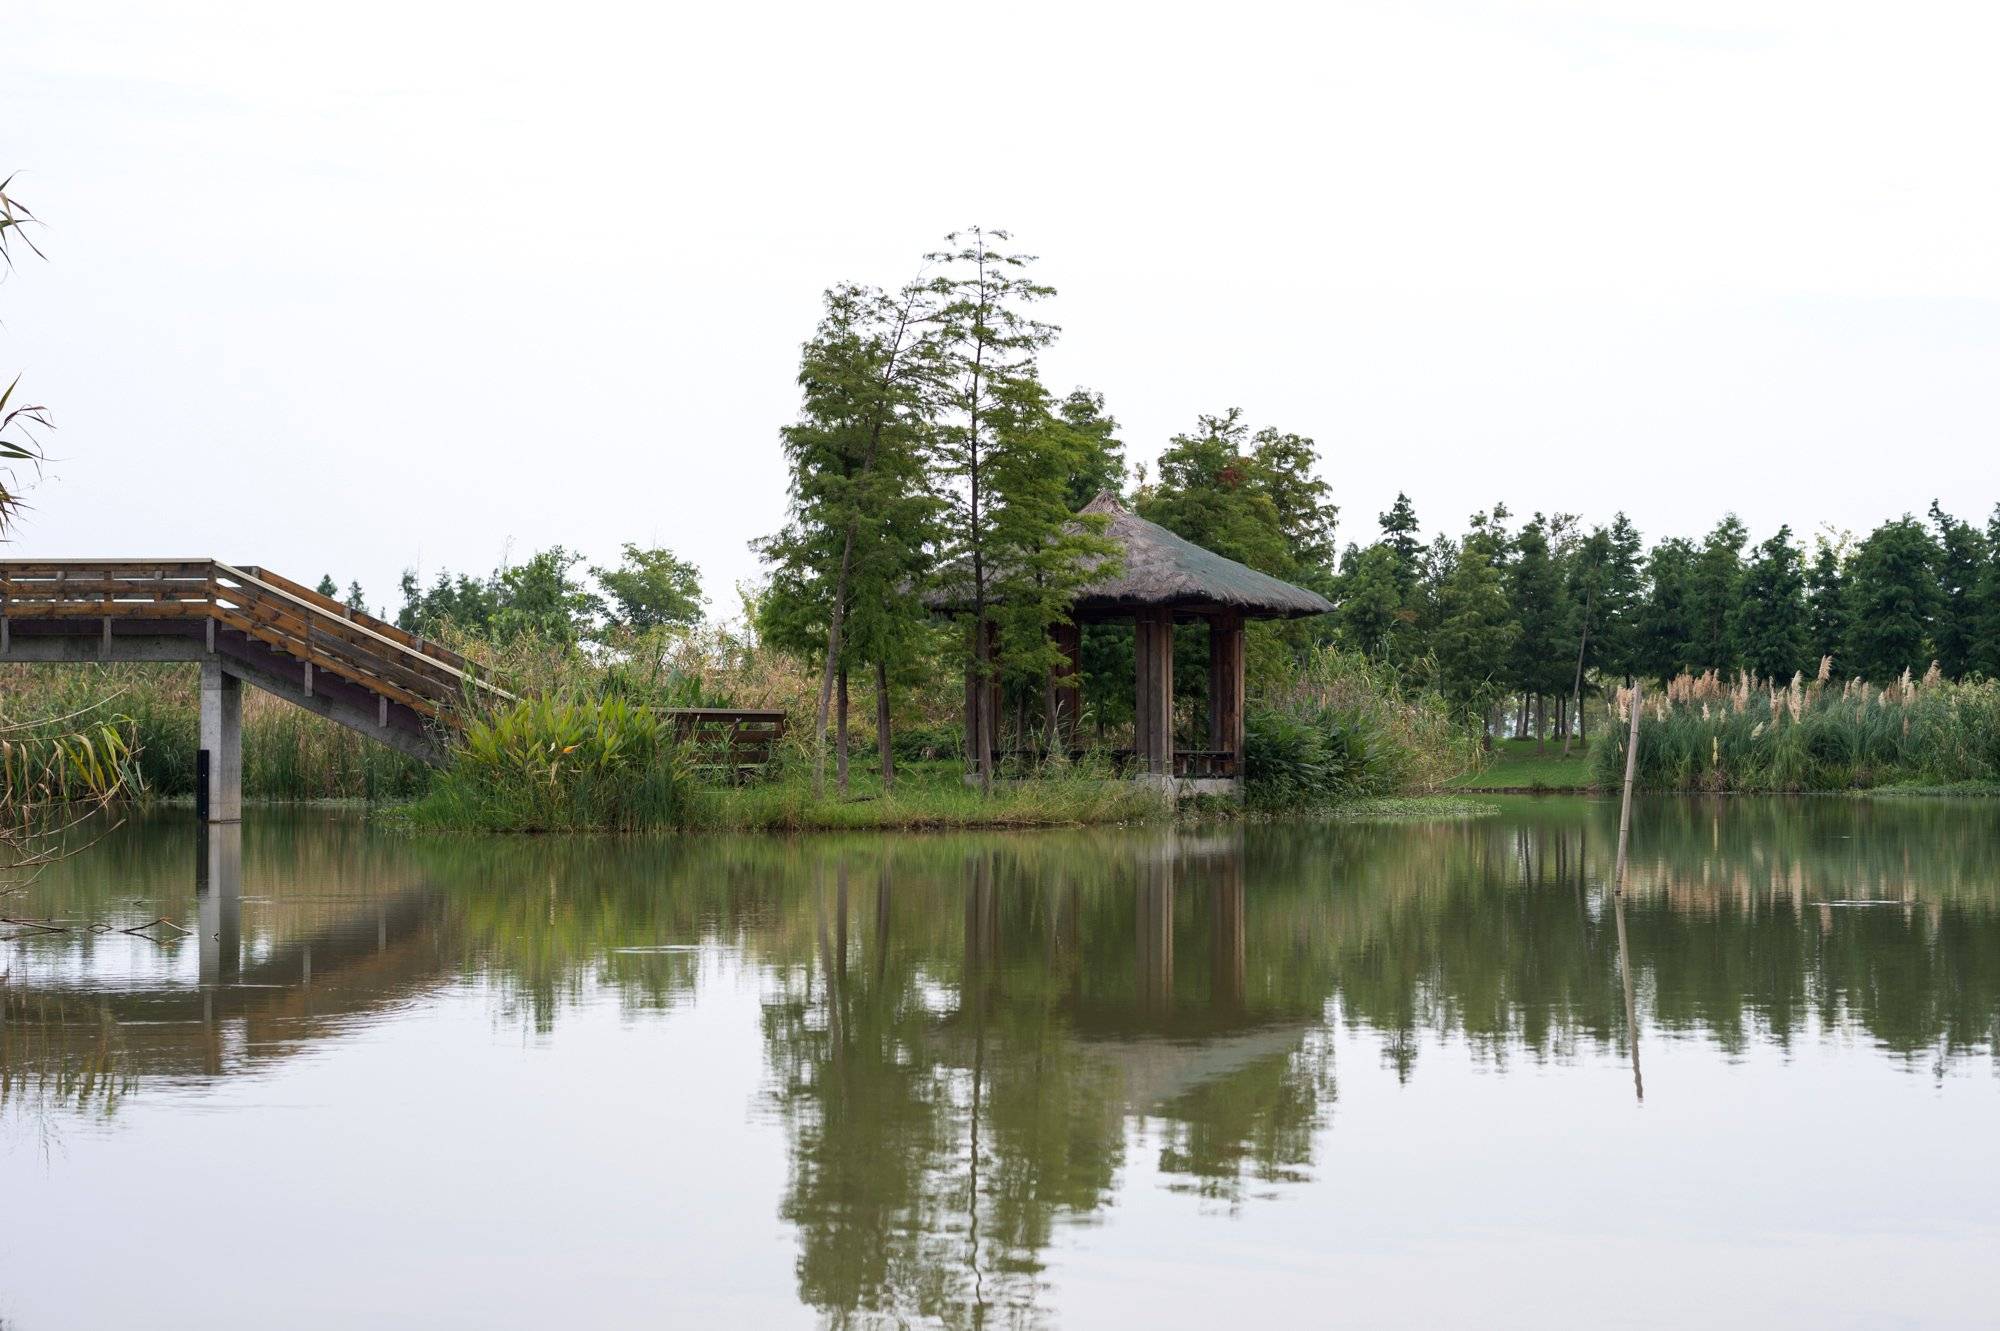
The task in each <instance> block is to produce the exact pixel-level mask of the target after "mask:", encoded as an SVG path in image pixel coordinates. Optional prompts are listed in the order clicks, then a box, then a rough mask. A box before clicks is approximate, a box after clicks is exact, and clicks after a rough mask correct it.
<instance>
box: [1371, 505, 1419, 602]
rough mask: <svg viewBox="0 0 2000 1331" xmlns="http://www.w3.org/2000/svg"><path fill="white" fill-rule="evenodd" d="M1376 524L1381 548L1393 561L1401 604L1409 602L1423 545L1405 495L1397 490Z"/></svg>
mask: <svg viewBox="0 0 2000 1331" xmlns="http://www.w3.org/2000/svg"><path fill="white" fill-rule="evenodd" d="M1376 521H1377V522H1378V523H1380V524H1381V527H1382V544H1383V545H1385V546H1387V547H1388V548H1389V550H1390V552H1391V553H1392V554H1393V555H1394V556H1395V559H1396V585H1397V586H1399V587H1401V588H1402V589H1403V600H1404V601H1405V602H1408V601H1409V600H1410V599H1411V593H1412V592H1413V591H1414V590H1415V589H1416V585H1417V576H1418V573H1419V570H1420V568H1421V563H1422V554H1423V543H1422V542H1421V541H1420V540H1419V539H1418V537H1417V531H1418V526H1417V507H1416V505H1415V504H1412V503H1411V502H1410V497H1409V496H1408V495H1406V494H1404V493H1403V492H1402V491H1400V490H1398V491H1397V492H1396V502H1395V503H1393V504H1391V505H1389V511H1388V512H1387V513H1383V514H1381V515H1379V516H1378V517H1377V518H1376Z"/></svg>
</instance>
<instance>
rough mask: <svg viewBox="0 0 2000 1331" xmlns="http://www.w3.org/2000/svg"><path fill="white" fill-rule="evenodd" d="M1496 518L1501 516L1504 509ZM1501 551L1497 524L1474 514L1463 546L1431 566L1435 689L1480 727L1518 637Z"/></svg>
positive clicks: (1503, 686) (1501, 686)
mask: <svg viewBox="0 0 2000 1331" xmlns="http://www.w3.org/2000/svg"><path fill="white" fill-rule="evenodd" d="M1500 513H1501V516H1502V517H1504V513H1505V510H1500ZM1506 548H1507V537H1506V533H1505V531H1504V529H1502V528H1501V527H1500V526H1499V522H1498V520H1496V519H1494V518H1491V517H1489V516H1488V515H1487V514H1478V515H1475V516H1474V518H1473V520H1472V523H1471V530H1470V531H1469V532H1468V533H1467V534H1466V537H1465V539H1464V541H1463V542H1462V543H1460V544H1459V545H1458V546H1457V547H1456V548H1455V549H1454V550H1453V551H1451V552H1450V553H1449V555H1440V557H1439V558H1438V559H1436V560H1435V561H1434V564H1435V567H1436V569H1437V573H1436V577H1437V581H1438V611H1437V615H1438V626H1437V632H1436V636H1435V639H1434V643H1433V652H1434V654H1435V656H1436V658H1437V672H1438V685H1439V687H1440V689H1441V690H1442V691H1443V693H1444V695H1445V697H1446V698H1447V699H1448V700H1449V701H1450V703H1451V704H1452V706H1453V708H1454V710H1455V711H1456V712H1457V713H1458V714H1459V715H1460V716H1461V717H1463V718H1465V719H1466V720H1468V721H1477V722H1478V723H1479V724H1480V725H1481V726H1482V727H1484V725H1485V723H1486V721H1487V718H1488V717H1489V715H1490V714H1491V712H1492V710H1493V708H1494V705H1495V704H1496V703H1498V702H1499V700H1500V698H1501V697H1502V696H1503V695H1504V694H1505V693H1506V691H1507V685H1508V677H1507V665H1508V662H1509V660H1510V658H1511V654H1512V650H1513V645H1514V640H1515V638H1516V636H1517V635H1518V634H1519V632H1520V629H1519V626H1518V625H1517V624H1516V623H1515V619H1514V612H1513V606H1512V604H1511V603H1510V601H1509V599H1508V589H1507V580H1506V576H1505V573H1504V572H1503V564H1504V560H1505V552H1506Z"/></svg>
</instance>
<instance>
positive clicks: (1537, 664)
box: [1507, 513, 1575, 746]
mask: <svg viewBox="0 0 2000 1331" xmlns="http://www.w3.org/2000/svg"><path fill="white" fill-rule="evenodd" d="M1507 590H1508V595H1509V596H1510V598H1511V599H1512V600H1513V603H1514V621H1515V623H1516V625H1517V626H1518V632H1517V633H1516V635H1515V638H1514V642H1513V650H1512V653H1511V656H1510V662H1509V670H1508V674H1509V676H1510V678H1511V682H1512V683H1513V685H1514V687H1515V688H1516V689H1519V690H1520V691H1521V692H1522V693H1524V694H1530V695H1533V696H1534V697H1536V698H1547V697H1550V696H1556V697H1560V696H1561V695H1562V694H1563V693H1564V692H1565V691H1566V689H1567V687H1568V684H1569V677H1568V676H1569V672H1568V668H1567V666H1568V660H1569V655H1570V651H1571V650H1573V648H1574V646H1575V638H1574V637H1573V636H1572V630H1571V627H1570V614H1569V606H1568V604H1567V603H1566V601H1565V600H1564V597H1563V585H1562V572H1561V570H1560V569H1559V568H1558V567H1557V565H1556V561H1555V557H1554V555H1553V554H1552V552H1551V551H1550V549H1549V541H1548V519H1546V518H1545V517H1543V516H1542V515H1541V514H1540V513H1537V514H1535V516H1534V517H1533V518H1532V519H1531V520H1529V522H1528V523H1527V524H1526V525H1525V526H1523V527H1522V528H1521V532H1520V535H1518V536H1516V537H1515V538H1514V560H1513V564H1512V565H1511V567H1510V568H1509V569H1508V579H1507ZM1540 720H1541V718H1540V717H1539V716H1538V717H1537V721H1538V722H1539V721H1540ZM1536 738H1537V740H1538V741H1540V742H1541V743H1542V745H1544V746H1546V743H1547V736H1546V734H1545V732H1544V731H1543V728H1542V727H1541V726H1540V725H1539V724H1537V726H1536Z"/></svg>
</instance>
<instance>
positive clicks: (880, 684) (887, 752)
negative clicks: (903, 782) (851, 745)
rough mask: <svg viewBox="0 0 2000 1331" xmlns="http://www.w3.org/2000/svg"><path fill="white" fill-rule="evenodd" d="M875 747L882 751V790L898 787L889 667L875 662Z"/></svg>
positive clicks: (887, 790)
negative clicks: (891, 737)
mask: <svg viewBox="0 0 2000 1331" xmlns="http://www.w3.org/2000/svg"><path fill="white" fill-rule="evenodd" d="M875 747H876V748H877V749H879V750H881V753H882V790H883V793H885V794H886V793H888V792H889V791H892V790H894V789H895V788H896V752H895V748H894V746H893V744H892V742H891V739H890V734H889V667H888V666H886V665H884V664H882V662H880V661H877V662H876V663H875Z"/></svg>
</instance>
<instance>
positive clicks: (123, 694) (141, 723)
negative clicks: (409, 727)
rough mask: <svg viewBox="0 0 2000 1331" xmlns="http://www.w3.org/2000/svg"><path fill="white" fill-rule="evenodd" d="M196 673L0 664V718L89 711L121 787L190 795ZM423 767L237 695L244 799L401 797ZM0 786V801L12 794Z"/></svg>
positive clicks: (277, 705)
mask: <svg viewBox="0 0 2000 1331" xmlns="http://www.w3.org/2000/svg"><path fill="white" fill-rule="evenodd" d="M200 687H201V677H200V673H199V671H198V670H197V669H196V668H195V667H194V666H191V665H118V666H112V667H105V666H96V665H63V666H58V665H37V666H4V667H0V716H4V717H9V718H11V717H26V716H36V717H60V716H69V715H79V716H80V715H90V716H94V717H99V718H102V720H103V721H104V722H105V723H106V724H109V725H112V726H113V727H115V728H116V730H117V731H118V732H119V734H120V735H121V736H122V737H123V738H124V740H125V741H126V744H127V749H128V752H127V753H126V755H125V757H124V760H123V761H124V762H125V764H126V767H127V778H128V779H127V781H126V785H125V787H124V790H125V793H126V794H128V795H130V796H133V797H152V798H159V799H176V798H187V797H190V796H192V795H193V794H194V784H195V754H196V753H197V752H198V751H199V750H200V748H201V722H200V711H199V708H200V696H199V695H200ZM430 779H431V775H430V769H429V768H428V767H426V766H425V765H424V764H423V763H420V762H418V761H417V760H415V759H414V758H408V757H405V756H403V755H402V754H400V753H397V752H396V751H395V750H393V749H390V748H387V747H385V746H383V745H381V744H377V743H375V742H374V741H373V740H370V739H367V738H365V737H363V736H361V735H357V734H355V733H354V732H353V731H351V730H348V729H347V728H346V727H344V726H340V725H337V724H335V723H334V722H332V721H328V720H326V719H325V718H324V717H320V716H315V715H313V714H312V713H311V712H308V711H305V710H303V709H301V708H298V707H294V706H293V705H292V704H290V703H288V702H285V701H283V700H282V699H278V698H273V697H271V696H270V695H268V694H265V693H262V692H259V691H258V690H256V689H252V688H246V689H245V690H244V695H243V793H244V795H245V796H246V797H247V798H250V799H265V800H327V799H363V800H369V801H383V800H394V799H407V798H410V797H412V796H414V795H417V794H420V793H421V792H422V791H424V790H425V789H427V788H428V787H429V784H430ZM7 780H8V782H9V785H8V786H7V787H6V788H5V789H0V802H3V801H4V800H5V799H6V798H7V797H8V795H9V793H10V792H11V790H12V788H13V787H12V780H13V775H12V773H11V772H10V773H7Z"/></svg>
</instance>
